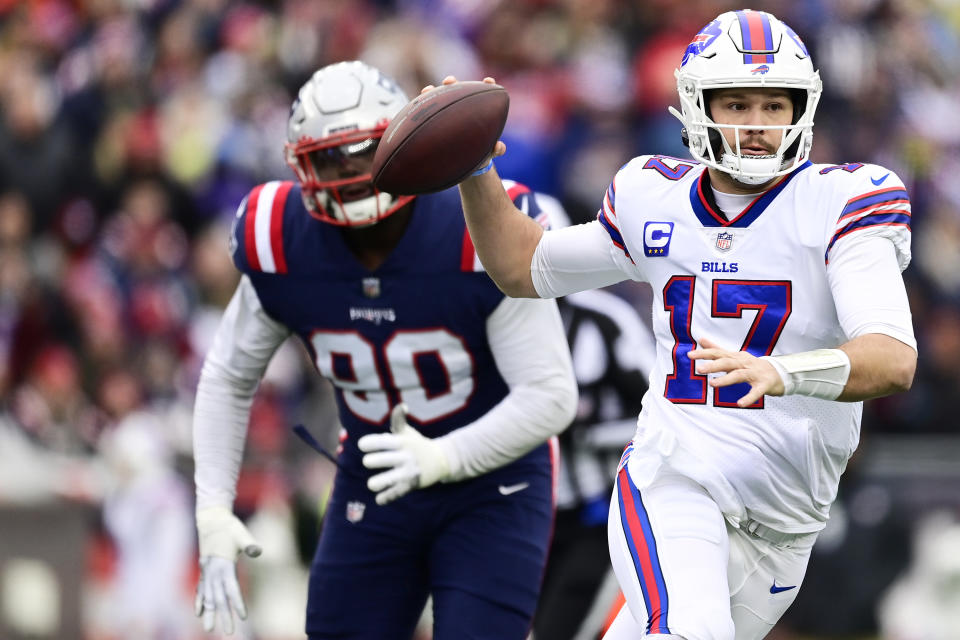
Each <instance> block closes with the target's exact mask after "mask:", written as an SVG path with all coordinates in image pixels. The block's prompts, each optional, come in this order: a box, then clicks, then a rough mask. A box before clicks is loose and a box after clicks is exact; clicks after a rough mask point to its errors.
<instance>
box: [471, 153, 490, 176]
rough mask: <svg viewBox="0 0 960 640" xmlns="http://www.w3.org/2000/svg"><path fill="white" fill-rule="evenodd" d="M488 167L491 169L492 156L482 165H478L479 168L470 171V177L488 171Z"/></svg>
mask: <svg viewBox="0 0 960 640" xmlns="http://www.w3.org/2000/svg"><path fill="white" fill-rule="evenodd" d="M490 169H493V158H490V161H489V162H488V163H487V164H485V165H483V166H482V167H480V168H479V169H477V170H476V171H474V172H473V173H471V174H470V177H471V178H472V177H475V176H482V175H483V174H485V173H486V172H487V171H490Z"/></svg>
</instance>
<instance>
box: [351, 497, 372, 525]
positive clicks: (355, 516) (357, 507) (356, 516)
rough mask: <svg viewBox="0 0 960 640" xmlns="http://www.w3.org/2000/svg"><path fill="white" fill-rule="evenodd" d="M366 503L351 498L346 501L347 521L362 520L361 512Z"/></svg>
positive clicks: (364, 508)
mask: <svg viewBox="0 0 960 640" xmlns="http://www.w3.org/2000/svg"><path fill="white" fill-rule="evenodd" d="M366 508H367V505H365V504H364V503H362V502H360V501H358V500H351V501H350V502H348V503H347V522H353V523H357V522H360V521H361V520H363V512H364V510H366Z"/></svg>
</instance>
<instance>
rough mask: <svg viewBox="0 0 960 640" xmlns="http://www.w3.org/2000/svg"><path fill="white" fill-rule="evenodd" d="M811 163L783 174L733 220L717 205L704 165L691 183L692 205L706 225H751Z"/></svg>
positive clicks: (695, 212)
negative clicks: (727, 217) (721, 211)
mask: <svg viewBox="0 0 960 640" xmlns="http://www.w3.org/2000/svg"><path fill="white" fill-rule="evenodd" d="M810 165H811V162H810V161H809V160H807V161H806V162H804V163H803V164H802V165H800V166H799V167H797V168H796V169H795V170H794V171H793V172H791V173H788V174H787V175H785V176H783V177H782V178H781V179H780V181H779V182H778V183H777V184H775V185H774V186H772V187H771V188H769V189H767V190H766V191H764V192H763V193H761V194H759V195H758V196H757V198H756V199H755V200H754V201H753V202H751V203H750V204H748V205H747V206H746V208H745V209H744V210H743V211H741V212H740V215H738V216H737V217H736V218H734V219H733V220H727V219H726V217H725V216H724V215H723V214H722V213H720V207H718V206H717V201H716V199H715V198H714V197H713V189H711V188H710V172H709V171H707V168H706V167H704V168H703V172H702V173H701V174H700V177H699V178H697V179H696V180H694V181H693V184H692V185H690V205H691V206H692V207H693V213H694V214H696V216H697V219H699V220H700V224H702V225H703V226H705V227H749V226H750V223H751V222H753V221H754V220H756V219H757V218H759V217H760V214H761V213H763V212H764V211H765V210H766V208H767V207H768V206H770V203H771V202H773V199H774V198H776V197H777V195H778V194H779V193H780V192H781V191H783V190H784V189H785V188H786V186H787V184H789V182H790V181H791V180H793V178H794V177H795V176H796V175H797V174H799V173H800V172H801V171H803V170H804V169H806V168H807V167H809V166H810Z"/></svg>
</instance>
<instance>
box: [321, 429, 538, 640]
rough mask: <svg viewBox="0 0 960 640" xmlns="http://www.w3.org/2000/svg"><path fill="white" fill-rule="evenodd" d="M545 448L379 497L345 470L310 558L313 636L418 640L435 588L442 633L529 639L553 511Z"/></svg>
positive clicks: (467, 639) (468, 639)
mask: <svg viewBox="0 0 960 640" xmlns="http://www.w3.org/2000/svg"><path fill="white" fill-rule="evenodd" d="M542 449H544V453H546V451H545V449H546V447H542ZM537 457H538V458H540V459H542V460H544V462H545V464H544V465H542V466H541V465H537V466H534V465H530V464H529V463H528V464H524V465H523V466H522V467H519V466H518V465H516V464H514V465H510V466H507V467H504V468H502V469H499V470H497V471H495V472H494V473H491V474H488V475H485V476H481V477H479V478H474V479H472V480H467V481H465V482H458V483H452V484H447V485H439V486H435V487H430V488H428V489H425V490H418V491H413V492H411V493H409V494H407V495H406V496H404V497H402V498H400V499H399V500H397V501H395V502H393V503H391V504H389V505H386V506H382V507H381V506H379V505H377V504H376V502H375V501H374V497H373V494H372V493H371V492H370V491H369V490H368V489H367V488H366V485H365V483H364V481H363V480H361V479H359V478H356V477H351V476H348V475H346V474H343V473H339V474H338V475H337V479H336V482H335V485H334V490H333V496H332V498H331V500H330V503H329V506H328V509H327V514H326V519H325V520H324V525H323V533H322V535H321V538H320V544H319V546H318V548H317V553H316V556H315V557H314V560H313V564H312V566H311V569H310V588H309V595H308V600H307V634H308V636H309V638H310V640H321V639H323V640H327V639H332V638H338V639H350V640H409V639H410V637H411V635H412V634H413V630H414V627H415V626H416V623H417V620H418V619H419V617H420V614H421V612H422V610H423V606H424V604H425V603H426V599H427V596H428V594H429V595H432V596H433V610H434V636H433V637H434V640H514V639H516V640H523V639H524V638H526V636H527V634H528V632H529V629H530V622H531V619H532V618H533V612H534V609H535V607H536V603H537V594H538V591H539V589H540V581H541V579H542V576H543V568H544V563H545V561H546V554H547V548H548V547H549V542H550V534H551V527H552V519H553V513H552V491H553V489H552V473H551V469H550V466H549V462H547V460H548V457H547V455H544V456H542V457H540V456H537ZM528 458H529V456H528ZM525 462H526V461H525ZM522 483H529V486H528V487H526V488H522V489H521V490H517V487H518V486H520V485H521V484H522ZM501 488H502V489H504V491H503V492H501ZM503 493H507V495H503ZM351 503H352V504H351ZM361 504H362V505H363V506H362V507H361V506H359V505H361ZM361 510H362V517H359V516H360V513H361ZM348 514H349V516H350V519H348ZM351 519H352V520H354V521H351Z"/></svg>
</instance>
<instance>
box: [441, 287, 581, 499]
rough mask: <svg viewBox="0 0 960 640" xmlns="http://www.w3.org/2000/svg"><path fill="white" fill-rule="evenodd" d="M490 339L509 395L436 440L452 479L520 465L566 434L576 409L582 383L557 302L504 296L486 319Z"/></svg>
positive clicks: (491, 348) (488, 338)
mask: <svg viewBox="0 0 960 640" xmlns="http://www.w3.org/2000/svg"><path fill="white" fill-rule="evenodd" d="M487 340H488V341H489V343H490V350H491V351H492V352H493V357H494V360H495V361H496V364H497V369H499V371H500V375H501V376H502V377H503V379H504V380H505V381H506V383H507V386H508V387H509V388H510V392H509V393H508V394H507V396H506V397H505V398H504V399H503V400H501V401H500V403H499V404H497V405H496V406H495V407H493V408H492V409H491V410H490V411H488V412H487V413H485V414H484V415H483V416H482V417H480V418H479V419H477V420H475V421H474V422H472V423H470V424H468V425H466V426H464V427H461V428H459V429H457V430H455V431H452V432H450V433H448V434H447V435H445V436H442V437H440V438H438V439H437V441H438V442H439V443H440V445H441V446H442V447H443V451H444V453H445V454H446V456H447V460H448V462H449V465H450V474H451V475H450V480H454V481H455V480H462V479H464V478H472V477H475V476H478V475H481V474H483V473H486V472H488V471H490V470H492V469H496V468H497V467H501V466H503V465H505V464H507V463H508V462H512V461H513V460H516V459H517V458H519V457H520V456H522V455H524V454H525V453H527V452H528V451H530V450H532V449H533V448H534V447H536V446H538V445H539V444H541V443H542V442H545V441H546V440H548V439H549V438H550V437H551V436H554V435H556V434H558V433H560V432H561V431H563V430H564V429H566V427H567V425H569V424H570V422H571V420H573V417H574V414H575V412H576V407H577V384H576V380H575V379H574V376H573V365H572V364H571V362H570V351H569V348H568V347H567V339H566V335H565V333H564V329H563V323H562V322H561V320H560V314H559V312H558V311H557V305H556V303H555V302H554V301H553V300H536V299H519V298H504V300H503V301H502V302H501V303H500V305H499V306H498V307H497V308H496V310H494V312H493V313H492V314H491V315H490V317H489V318H488V319H487Z"/></svg>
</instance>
